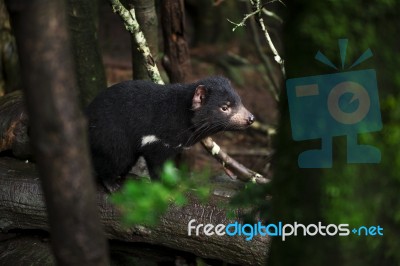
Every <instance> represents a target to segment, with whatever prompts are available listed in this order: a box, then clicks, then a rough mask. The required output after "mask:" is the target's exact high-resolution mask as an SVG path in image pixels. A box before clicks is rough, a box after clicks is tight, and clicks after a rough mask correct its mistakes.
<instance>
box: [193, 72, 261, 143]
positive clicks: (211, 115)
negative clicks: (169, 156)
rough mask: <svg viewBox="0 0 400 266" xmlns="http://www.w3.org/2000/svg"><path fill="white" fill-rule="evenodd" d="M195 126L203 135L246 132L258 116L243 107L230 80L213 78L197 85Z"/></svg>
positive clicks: (194, 104) (194, 98)
mask: <svg viewBox="0 0 400 266" xmlns="http://www.w3.org/2000/svg"><path fill="white" fill-rule="evenodd" d="M192 110H194V117H193V119H192V122H193V124H194V125H195V127H196V129H197V130H201V131H202V132H201V134H202V135H203V134H204V135H210V134H213V133H216V132H218V131H223V130H240V129H245V128H247V127H248V126H250V125H251V124H252V123H253V122H254V116H253V115H252V114H251V113H250V112H249V111H248V110H247V109H246V108H245V107H244V106H243V104H242V101H241V99H240V97H239V95H238V94H237V93H236V92H235V91H234V89H233V88H232V86H231V83H230V81H229V80H228V79H226V78H223V77H210V78H207V79H204V80H201V81H199V82H197V83H196V89H195V92H194V95H193V99H192Z"/></svg>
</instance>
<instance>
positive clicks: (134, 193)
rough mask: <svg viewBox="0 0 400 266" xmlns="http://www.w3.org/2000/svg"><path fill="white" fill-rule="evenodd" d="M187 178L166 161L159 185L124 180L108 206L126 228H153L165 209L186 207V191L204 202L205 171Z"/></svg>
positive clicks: (182, 172)
mask: <svg viewBox="0 0 400 266" xmlns="http://www.w3.org/2000/svg"><path fill="white" fill-rule="evenodd" d="M189 176H190V174H189V172H188V169H187V168H186V167H182V168H181V169H180V170H178V169H176V168H175V166H174V164H173V162H171V161H168V162H166V163H165V164H164V166H163V170H162V173H161V182H150V181H149V179H145V178H142V179H141V180H127V181H126V183H125V184H124V186H123V187H122V189H121V191H119V192H117V193H115V194H113V195H112V202H113V203H115V204H116V205H117V206H118V207H119V208H120V209H121V211H122V220H123V222H124V223H125V224H126V225H133V224H141V225H143V224H146V225H155V224H157V222H158V221H159V219H160V216H161V215H162V214H163V213H165V212H166V210H167V208H168V206H169V205H171V204H175V205H177V206H183V205H185V204H187V198H186V194H187V193H188V192H189V191H190V192H191V193H193V194H194V195H196V196H197V197H199V199H201V200H205V199H207V197H208V190H209V188H208V187H207V186H206V184H205V182H206V177H207V176H208V171H204V172H202V173H194V174H192V176H190V177H189ZM188 177H189V178H188Z"/></svg>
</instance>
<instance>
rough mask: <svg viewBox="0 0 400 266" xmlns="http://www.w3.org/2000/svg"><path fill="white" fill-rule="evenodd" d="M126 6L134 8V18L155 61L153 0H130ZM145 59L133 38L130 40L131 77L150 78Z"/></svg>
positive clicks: (155, 36)
mask: <svg viewBox="0 0 400 266" xmlns="http://www.w3.org/2000/svg"><path fill="white" fill-rule="evenodd" d="M128 2H129V3H128V6H129V5H133V6H134V8H135V13H136V18H137V20H138V22H139V25H140V29H141V30H142V32H143V34H144V37H145V38H146V40H147V44H148V45H149V48H150V51H151V54H152V55H153V59H154V60H155V61H156V62H157V55H158V20H157V12H156V8H155V1H154V0H130V1H128ZM145 64H146V62H145V59H144V58H143V55H142V54H141V52H140V51H139V49H138V46H137V44H136V42H135V41H134V40H132V71H133V79H146V80H150V77H149V75H148V74H147V69H146V67H145Z"/></svg>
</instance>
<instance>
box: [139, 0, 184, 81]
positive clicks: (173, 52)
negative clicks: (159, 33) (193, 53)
mask: <svg viewBox="0 0 400 266" xmlns="http://www.w3.org/2000/svg"><path fill="white" fill-rule="evenodd" d="M161 18H162V29H163V36H164V53H165V55H164V58H163V66H164V68H165V70H166V71H167V73H168V76H169V78H170V82H171V83H177V82H188V81H189V77H190V75H191V65H190V55H189V47H188V44H187V42H186V40H185V7H184V3H183V0H178V1H176V0H165V1H163V2H162V7H161ZM140 25H142V24H140Z"/></svg>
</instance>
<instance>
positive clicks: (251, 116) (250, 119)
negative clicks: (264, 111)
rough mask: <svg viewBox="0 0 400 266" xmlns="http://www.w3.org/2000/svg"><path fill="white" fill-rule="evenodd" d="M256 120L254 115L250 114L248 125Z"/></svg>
mask: <svg viewBox="0 0 400 266" xmlns="http://www.w3.org/2000/svg"><path fill="white" fill-rule="evenodd" d="M254 120H255V118H254V115H252V114H250V115H249V117H248V118H247V124H248V125H251V124H253V122H254Z"/></svg>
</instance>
